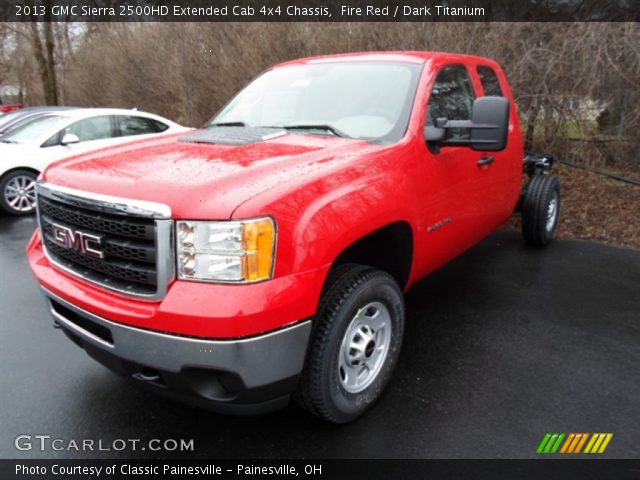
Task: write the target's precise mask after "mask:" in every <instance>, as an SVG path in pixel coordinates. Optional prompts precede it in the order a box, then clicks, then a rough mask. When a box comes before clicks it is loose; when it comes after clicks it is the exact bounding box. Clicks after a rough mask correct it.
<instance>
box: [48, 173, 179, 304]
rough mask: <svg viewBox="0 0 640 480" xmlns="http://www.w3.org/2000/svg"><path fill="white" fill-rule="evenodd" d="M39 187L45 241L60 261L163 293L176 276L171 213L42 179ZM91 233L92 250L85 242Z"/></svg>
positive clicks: (96, 277) (102, 280) (82, 273)
mask: <svg viewBox="0 0 640 480" xmlns="http://www.w3.org/2000/svg"><path fill="white" fill-rule="evenodd" d="M37 191H38V218H39V222H40V230H41V234H42V241H43V245H44V248H45V252H46V254H47V256H48V257H49V259H50V260H51V261H52V262H53V263H54V264H55V265H56V266H58V267H60V268H62V269H64V270H65V271H67V272H69V273H72V274H75V275H77V276H79V277H81V278H83V279H84V280H87V281H89V282H92V283H96V284H99V285H101V286H104V287H106V288H108V289H111V290H116V291H118V292H120V293H123V294H127V295H132V296H136V297H143V298H147V299H151V300H155V299H159V298H161V297H162V296H164V293H165V292H166V288H167V285H168V283H169V281H171V279H172V277H173V268H172V267H173V256H172V254H171V253H172V249H171V245H172V238H171V237H172V235H171V232H172V227H171V225H172V222H171V220H170V219H166V218H158V217H160V216H161V214H154V213H153V212H148V211H145V210H144V209H141V208H139V207H137V206H136V205H135V203H136V202H135V201H133V200H130V201H127V200H124V199H120V198H109V200H108V201H105V200H104V197H102V196H100V198H99V199H96V198H92V196H91V194H89V193H86V192H78V191H73V193H72V194H70V193H69V189H61V187H55V186H50V185H47V186H45V185H38V188H37ZM83 195H86V196H83ZM128 202H130V203H128ZM148 205H149V204H145V206H148ZM162 215H163V216H166V213H163V214H162ZM87 236H88V237H90V239H91V240H89V243H88V244H87V245H89V247H90V248H89V250H90V251H87V249H86V248H83V243H82V242H83V238H84V237H87ZM95 239H99V240H98V241H96V240H95ZM96 252H97V253H96Z"/></svg>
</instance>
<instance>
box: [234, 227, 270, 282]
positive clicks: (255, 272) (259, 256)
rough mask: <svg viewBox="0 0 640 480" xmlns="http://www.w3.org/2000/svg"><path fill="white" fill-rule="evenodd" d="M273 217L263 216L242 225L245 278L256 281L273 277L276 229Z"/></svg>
mask: <svg viewBox="0 0 640 480" xmlns="http://www.w3.org/2000/svg"><path fill="white" fill-rule="evenodd" d="M275 230H276V229H275V225H274V223H273V220H272V219H271V218H262V219H259V220H256V221H251V222H246V223H244V224H243V225H242V249H243V250H244V252H245V256H244V257H243V268H244V278H245V281H248V282H256V281H260V280H267V279H269V278H271V274H272V271H273V257H274V254H275V252H274V246H275V238H276V231H275Z"/></svg>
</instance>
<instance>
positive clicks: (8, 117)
mask: <svg viewBox="0 0 640 480" xmlns="http://www.w3.org/2000/svg"><path fill="white" fill-rule="evenodd" d="M24 115H25V113H24V112H23V111H21V110H14V111H13V112H9V113H5V114H4V115H2V116H0V129H2V128H3V127H4V126H5V125H8V124H10V123H11V122H13V121H14V120H15V119H16V118H20V117H22V116H24Z"/></svg>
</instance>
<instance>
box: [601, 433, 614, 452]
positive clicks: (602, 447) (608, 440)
mask: <svg viewBox="0 0 640 480" xmlns="http://www.w3.org/2000/svg"><path fill="white" fill-rule="evenodd" d="M612 437H613V433H607V436H606V438H605V440H604V442H602V445H600V450H598V453H604V449H605V448H607V445H609V442H610V441H611V438H612Z"/></svg>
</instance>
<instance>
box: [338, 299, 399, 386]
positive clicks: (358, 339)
mask: <svg viewBox="0 0 640 480" xmlns="http://www.w3.org/2000/svg"><path fill="white" fill-rule="evenodd" d="M390 343H391V316H390V314H389V310H388V309H387V307H386V306H385V305H383V304H382V303H380V302H371V303H369V304H367V305H365V306H364V307H362V308H361V309H359V310H358V312H357V313H356V315H355V316H354V317H353V319H352V320H351V323H350V324H349V327H348V328H347V332H346V333H345V335H344V338H343V339H342V344H341V346H340V353H339V355H340V357H339V359H338V370H339V371H338V374H339V375H340V383H341V384H342V388H344V389H345V390H346V391H347V392H349V393H359V392H361V391H363V390H364V389H366V388H367V387H368V386H369V385H371V383H372V382H373V381H374V380H375V379H376V377H377V376H378V374H379V373H380V370H381V368H382V365H383V364H384V361H385V359H386V357H387V353H388V351H389V345H390Z"/></svg>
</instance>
